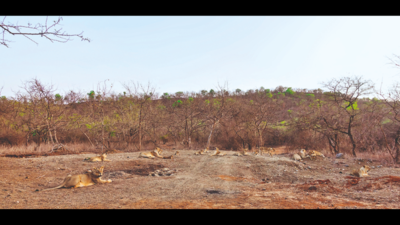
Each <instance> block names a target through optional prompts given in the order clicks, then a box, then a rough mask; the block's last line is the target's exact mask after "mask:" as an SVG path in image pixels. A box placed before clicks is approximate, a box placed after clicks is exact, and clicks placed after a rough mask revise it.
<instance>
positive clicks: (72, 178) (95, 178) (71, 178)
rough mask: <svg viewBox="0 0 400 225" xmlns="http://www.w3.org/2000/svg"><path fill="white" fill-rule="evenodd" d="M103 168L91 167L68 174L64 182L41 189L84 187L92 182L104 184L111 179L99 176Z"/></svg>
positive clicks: (101, 174)
mask: <svg viewBox="0 0 400 225" xmlns="http://www.w3.org/2000/svg"><path fill="white" fill-rule="evenodd" d="M103 169H104V166H102V167H100V169H96V168H95V167H93V169H92V170H88V172H86V173H85V174H78V175H68V176H67V177H66V178H65V179H64V182H63V183H62V184H61V185H60V186H57V187H54V188H47V189H43V190H42V191H47V190H52V189H57V188H63V187H66V188H69V187H73V188H78V187H85V186H91V185H93V184H97V183H99V184H104V183H111V180H102V179H101V176H103Z"/></svg>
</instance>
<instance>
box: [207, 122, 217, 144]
mask: <svg viewBox="0 0 400 225" xmlns="http://www.w3.org/2000/svg"><path fill="white" fill-rule="evenodd" d="M218 121H219V120H217V121H215V122H214V123H213V125H212V127H211V132H210V135H209V136H208V140H207V146H206V148H207V149H208V148H209V147H210V142H211V136H212V132H213V131H214V127H215V124H217V123H218Z"/></svg>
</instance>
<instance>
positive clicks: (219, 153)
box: [210, 148, 226, 156]
mask: <svg viewBox="0 0 400 225" xmlns="http://www.w3.org/2000/svg"><path fill="white" fill-rule="evenodd" d="M224 155H226V153H222V152H220V151H219V149H218V148H215V152H214V153H213V154H211V155H210V156H224Z"/></svg>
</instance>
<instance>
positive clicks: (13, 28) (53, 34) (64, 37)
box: [0, 16, 90, 48]
mask: <svg viewBox="0 0 400 225" xmlns="http://www.w3.org/2000/svg"><path fill="white" fill-rule="evenodd" d="M47 19H48V17H46V22H45V23H44V24H40V23H38V24H36V25H35V26H33V24H30V23H28V25H27V26H24V25H18V23H17V24H15V25H14V24H12V23H10V22H8V23H7V24H6V23H5V22H4V21H5V20H6V16H5V17H4V18H3V20H2V21H0V28H2V30H1V32H0V35H1V37H0V44H1V45H4V46H6V47H7V48H8V44H7V43H9V42H11V41H10V40H8V39H6V38H5V34H12V35H22V36H24V37H26V38H28V39H29V40H31V41H33V42H34V43H36V44H38V43H37V42H36V41H34V40H32V39H31V38H30V37H29V36H37V35H40V36H41V37H45V38H47V39H48V40H50V41H51V42H54V41H57V42H61V43H66V42H68V41H70V37H79V38H81V41H88V42H90V39H88V38H85V37H83V36H82V33H83V32H81V33H80V34H68V33H65V31H64V32H61V30H62V28H60V29H56V28H55V27H56V26H57V25H61V24H59V23H60V21H61V20H62V17H59V18H58V20H54V21H53V23H52V24H47ZM52 28H54V31H50V29H52ZM22 29H28V30H29V31H27V32H22ZM32 31H33V32H32Z"/></svg>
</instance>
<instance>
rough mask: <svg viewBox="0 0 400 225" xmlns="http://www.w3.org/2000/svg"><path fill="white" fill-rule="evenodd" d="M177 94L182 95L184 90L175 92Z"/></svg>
mask: <svg viewBox="0 0 400 225" xmlns="http://www.w3.org/2000/svg"><path fill="white" fill-rule="evenodd" d="M175 95H176V96H181V95H183V92H182V91H178V92H175Z"/></svg>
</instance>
